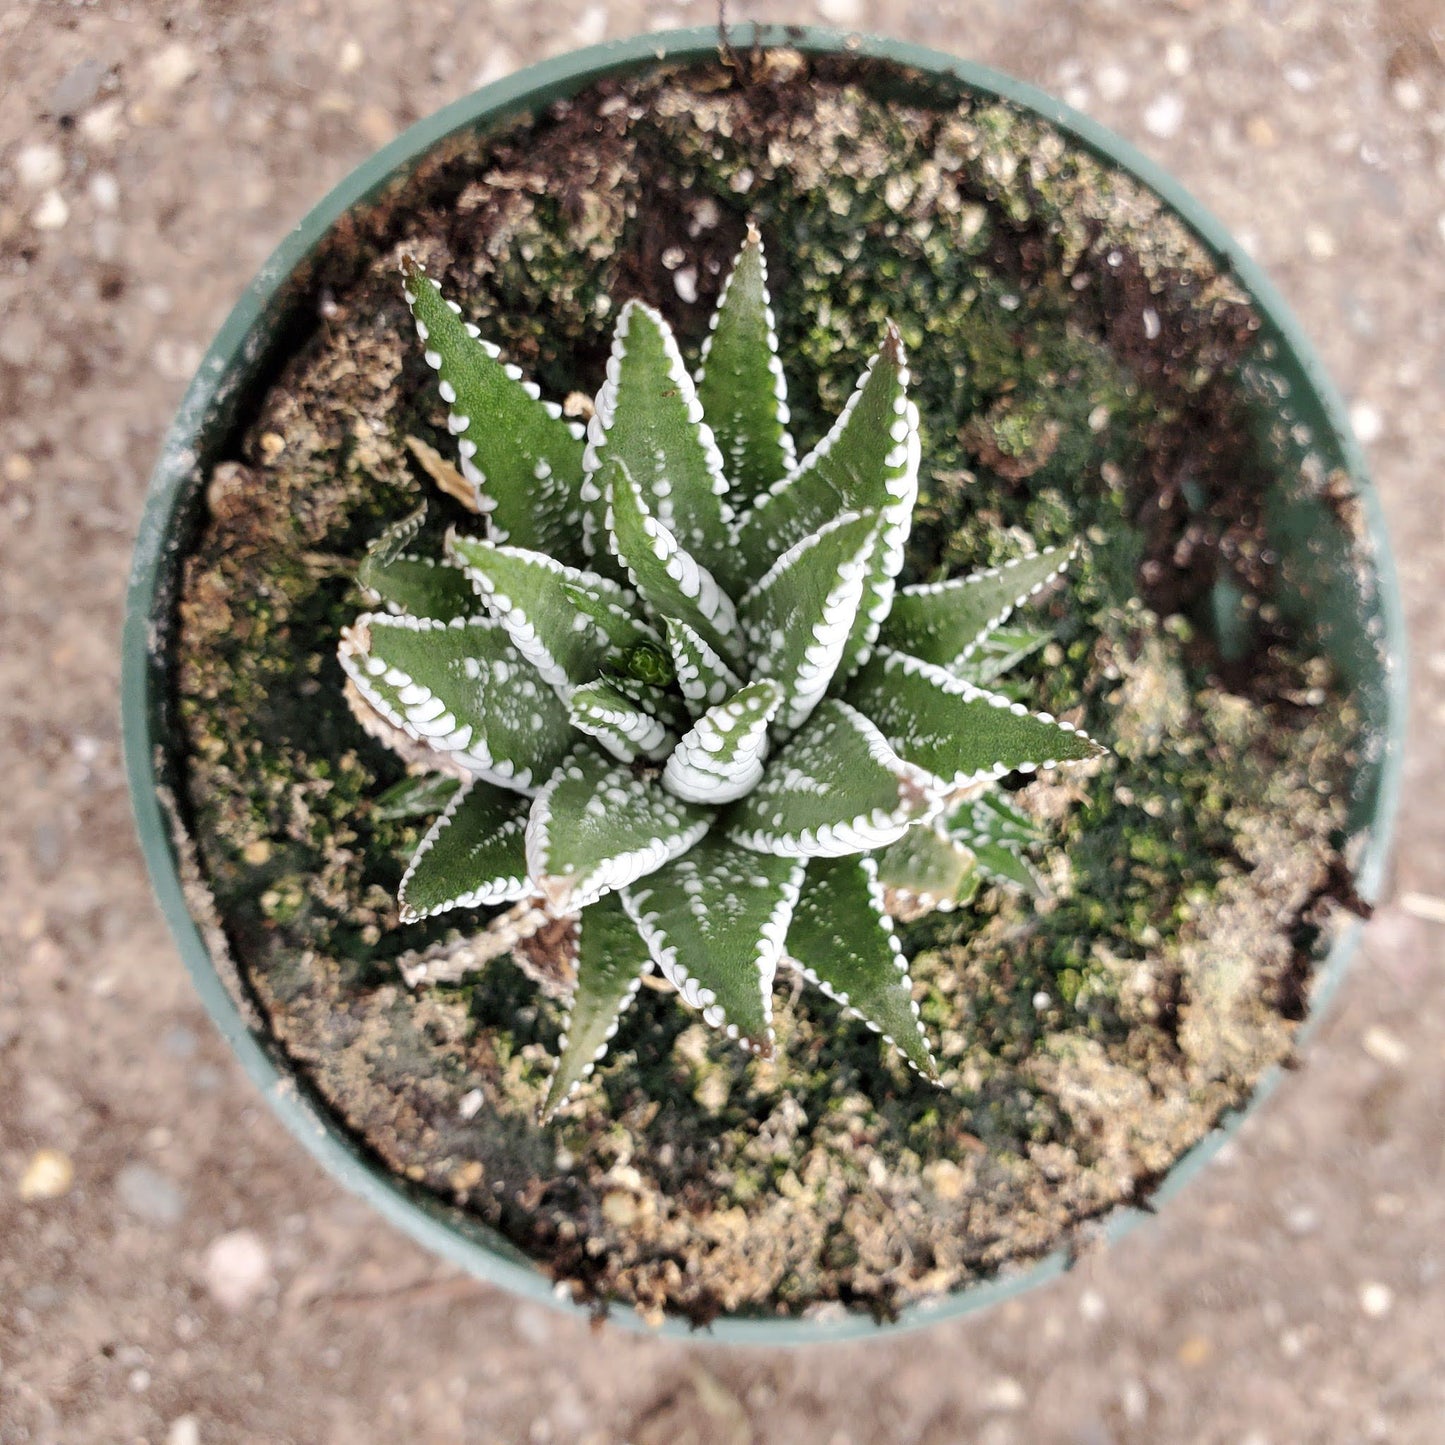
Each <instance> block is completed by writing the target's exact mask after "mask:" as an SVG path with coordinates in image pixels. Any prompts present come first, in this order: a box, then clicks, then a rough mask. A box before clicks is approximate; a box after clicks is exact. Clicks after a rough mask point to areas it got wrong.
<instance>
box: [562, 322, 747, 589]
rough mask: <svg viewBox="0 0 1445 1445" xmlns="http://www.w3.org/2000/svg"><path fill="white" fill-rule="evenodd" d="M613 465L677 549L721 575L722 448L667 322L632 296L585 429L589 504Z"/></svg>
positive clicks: (726, 523) (726, 531) (725, 512)
mask: <svg viewBox="0 0 1445 1445" xmlns="http://www.w3.org/2000/svg"><path fill="white" fill-rule="evenodd" d="M614 461H615V462H618V463H620V464H621V465H622V466H624V467H625V468H626V469H627V473H628V475H629V476H630V477H631V478H632V481H633V483H634V484H635V485H636V487H637V489H638V492H639V494H640V496H641V498H642V499H643V505H644V507H645V509H646V510H647V512H648V513H649V514H651V515H652V516H654V517H655V518H656V519H657V521H658V522H659V523H660V524H661V525H662V526H663V527H665V528H666V529H667V530H668V531H669V532H671V533H672V535H673V536H674V537H676V538H677V540H678V542H679V543H680V544H681V545H682V547H683V549H684V550H685V551H686V552H688V553H690V554H691V555H692V556H694V557H696V558H697V559H698V561H699V562H700V563H701V564H702V566H704V567H705V568H707V569H708V570H710V571H713V572H715V573H717V574H718V575H719V576H724V577H725V576H728V575H729V569H730V568H731V567H732V566H733V563H734V558H733V554H732V548H731V546H730V532H731V523H732V515H733V514H732V508H731V506H730V505H729V504H728V502H727V500H726V495H727V490H728V484H727V477H726V476H725V475H724V472H723V459H722V454H721V453H720V452H719V451H718V449H717V444H716V442H714V440H713V434H712V429H711V428H710V427H709V426H708V424H707V423H706V422H705V421H704V420H703V411H702V403H701V402H700V401H699V400H698V398H697V390H696V388H695V387H694V385H693V380H692V377H691V376H689V375H688V372H687V368H686V367H685V366H684V365H683V362H682V355H681V353H680V352H679V351H678V349H677V341H676V340H675V338H674V337H673V334H672V328H671V327H670V326H669V325H668V324H667V322H666V321H664V320H663V319H662V317H661V316H659V315H658V314H657V312H656V311H654V310H653V309H652V308H651V307H650V306H647V305H645V304H644V303H643V302H641V301H629V302H628V303H627V304H626V305H625V306H624V307H623V308H622V311H621V313H620V314H619V315H618V318H617V326H616V329H615V330H614V332H613V335H612V354H611V356H609V357H608V360H607V379H606V381H605V382H604V383H603V385H602V390H601V391H599V392H598V393H597V401H596V405H595V408H594V411H593V414H592V420H591V421H590V422H589V423H588V425H587V451H586V455H585V457H584V459H583V466H584V469H585V471H586V476H587V484H588V485H587V490H586V491H585V493H584V496H586V497H587V499H588V500H591V499H592V498H593V494H594V493H596V495H597V498H598V499H599V500H600V499H601V498H603V497H605V496H606V487H605V485H604V484H603V474H604V472H605V470H606V466H607V464H608V463H609V462H614Z"/></svg>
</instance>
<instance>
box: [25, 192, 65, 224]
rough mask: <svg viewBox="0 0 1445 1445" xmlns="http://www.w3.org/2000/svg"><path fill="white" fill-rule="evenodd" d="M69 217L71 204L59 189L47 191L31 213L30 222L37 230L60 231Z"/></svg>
mask: <svg viewBox="0 0 1445 1445" xmlns="http://www.w3.org/2000/svg"><path fill="white" fill-rule="evenodd" d="M69 219H70V206H69V204H68V203H67V201H66V199H65V197H64V196H62V195H61V194H60V192H59V191H47V192H46V193H45V195H44V196H42V197H41V200H40V204H39V205H38V206H36V208H35V209H34V210H33V211H32V212H31V213H30V224H31V225H32V226H34V227H35V229H36V230H37V231H59V230H60V229H61V228H62V227H63V226H64V225H65V223H66V222H67V221H68V220H69Z"/></svg>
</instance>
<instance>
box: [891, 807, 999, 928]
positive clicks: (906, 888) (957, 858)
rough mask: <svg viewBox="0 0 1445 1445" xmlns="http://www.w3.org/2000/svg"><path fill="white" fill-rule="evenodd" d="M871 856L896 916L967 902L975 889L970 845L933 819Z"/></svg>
mask: <svg viewBox="0 0 1445 1445" xmlns="http://www.w3.org/2000/svg"><path fill="white" fill-rule="evenodd" d="M873 857H874V859H875V861H876V862H877V864H878V882H879V884H880V885H881V887H882V888H883V891H884V897H885V901H886V905H887V908H888V911H889V912H890V913H891V914H892V915H893V916H894V917H895V918H905V919H913V918H921V917H922V916H923V915H924V914H925V913H933V912H935V911H937V912H939V913H947V912H949V911H950V910H951V909H954V908H956V907H958V905H959V904H960V903H967V902H968V900H969V899H970V898H972V897H973V895H974V893H975V892H976V891H977V889H978V875H977V873H976V872H975V869H974V857H973V853H972V851H971V850H970V849H968V848H966V847H965V846H964V845H963V844H962V843H959V842H956V841H955V840H954V839H952V838H950V837H946V836H945V835H944V834H943V833H941V832H939V831H938V830H937V828H936V827H934V826H932V825H924V826H920V827H917V828H910V829H909V830H908V831H907V832H906V833H905V834H904V835H903V836H902V837H901V838H900V839H899V840H898V841H897V842H896V843H891V844H889V846H888V847H887V848H883V849H881V850H880V851H879V852H877V853H875V854H874V855H873Z"/></svg>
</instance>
